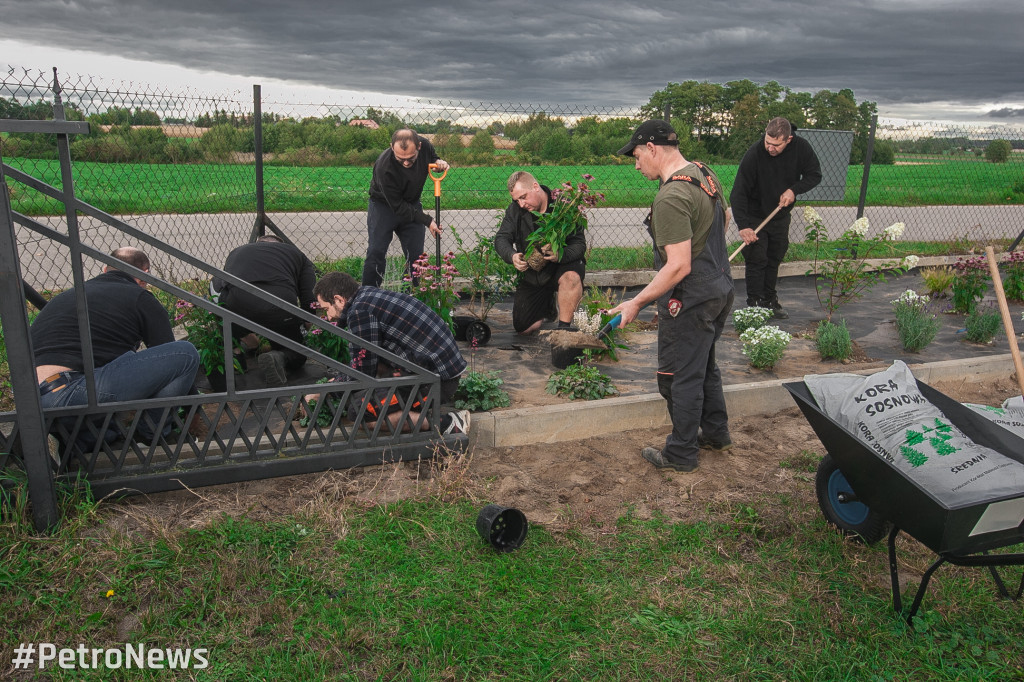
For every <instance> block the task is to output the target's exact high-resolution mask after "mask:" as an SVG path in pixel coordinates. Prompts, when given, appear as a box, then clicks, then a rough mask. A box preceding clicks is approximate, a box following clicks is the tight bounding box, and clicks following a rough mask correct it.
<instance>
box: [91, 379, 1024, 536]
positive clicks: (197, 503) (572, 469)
mask: <svg viewBox="0 0 1024 682" xmlns="http://www.w3.org/2000/svg"><path fill="white" fill-rule="evenodd" d="M935 388H937V389H938V390H940V391H942V392H943V393H945V394H946V395H949V396H950V397H953V398H955V399H956V400H959V401H961V402H973V403H982V404H987V405H998V404H1000V403H1001V402H1002V401H1003V400H1005V399H1006V398H1008V397H1010V396H1011V395H1017V394H1019V392H1020V390H1019V388H1018V386H1017V384H1016V382H1015V381H1013V380H1011V379H1010V378H1009V377H1008V378H1006V379H1000V380H998V381H996V382H990V383H985V384H982V383H968V382H966V381H957V382H945V383H937V384H936V385H935ZM731 431H732V438H733V443H734V447H733V449H732V450H729V451H727V452H712V451H709V450H702V451H701V454H700V466H699V468H698V469H697V470H696V471H695V472H693V473H677V472H665V471H659V470H656V469H655V468H653V467H652V466H651V465H650V464H648V463H647V462H645V461H644V460H643V459H642V458H641V457H640V450H641V448H642V447H644V446H647V445H654V446H658V445H660V444H661V443H662V442H663V441H664V438H665V436H666V435H667V433H668V428H667V427H666V428H662V429H657V430H635V431H626V432H623V433H620V434H616V435H614V436H603V437H596V438H590V439H586V440H580V441H572V442H560V443H546V444H536V445H530V446H523V447H514V448H494V449H488V448H473V449H471V450H470V451H469V452H468V453H464V454H461V455H460V454H447V455H444V456H441V457H439V458H437V459H435V460H433V461H426V462H420V463H416V462H411V463H404V464H386V465H383V466H379V467H365V468H359V469H352V470H347V471H337V472H326V473H320V474H308V475H302V476H291V477H284V478H276V479H266V480H262V481H253V482H249V483H239V484H230V485H222V486H214V487H209V488H200V489H196V490H191V491H178V492H172V493H161V494H156V495H151V496H148V497H136V498H128V499H126V500H125V501H123V502H121V503H118V505H117V506H120V507H123V508H124V511H125V512H126V513H125V514H123V515H122V514H111V516H113V517H116V518H113V519H110V522H111V523H113V524H114V525H115V526H120V525H121V524H125V527H127V528H132V527H134V528H136V529H140V527H143V528H148V529H150V530H156V528H155V527H160V528H165V529H167V528H173V527H197V526H202V525H205V524H206V523H208V522H209V521H210V520H211V519H213V518H216V517H219V516H220V515H221V514H224V513H226V514H229V515H232V516H236V515H247V516H250V517H256V518H267V519H280V518H282V517H286V516H290V515H302V514H306V513H315V514H317V515H320V516H323V515H325V514H326V515H327V518H328V519H331V518H337V520H338V521H339V522H341V521H343V518H344V516H345V515H346V514H348V513H352V510H353V508H355V509H358V508H359V507H369V506H374V505H378V504H384V503H388V502H393V501H396V500H399V499H405V498H413V497H420V496H436V497H440V498H442V499H449V500H450V499H455V498H456V497H460V496H468V497H469V498H470V499H471V500H474V501H475V502H478V503H480V504H481V505H482V504H484V503H487V502H494V503H497V504H501V505H504V506H511V507H516V508H518V509H520V510H522V511H523V512H524V513H525V514H526V516H527V518H528V519H529V521H530V522H531V523H532V524H542V525H544V526H545V527H546V528H547V529H549V530H550V531H552V532H555V533H560V532H565V531H567V530H569V529H575V530H576V531H578V532H585V533H588V534H602V533H606V532H613V531H614V525H615V522H616V520H617V519H618V518H620V517H621V516H623V515H624V514H626V513H632V514H634V515H637V516H639V517H641V518H648V517H650V516H652V515H653V514H655V513H658V514H662V515H664V516H665V517H666V518H668V519H670V520H672V521H687V520H697V519H700V520H709V519H719V520H729V519H732V518H736V515H737V514H743V513H745V512H746V511H747V510H750V509H757V515H758V518H759V523H763V524H765V525H766V526H770V527H771V528H772V532H773V533H788V532H794V531H795V530H796V529H798V528H799V527H800V526H801V525H802V524H804V523H806V522H807V521H808V519H802V518H800V517H798V516H795V515H794V513H793V511H792V510H793V509H794V508H797V507H783V506H780V505H778V504H764V505H759V504H758V500H762V499H767V498H770V499H772V500H777V499H779V497H778V496H779V495H780V494H784V495H788V496H790V497H793V498H799V499H805V500H807V501H811V502H813V500H814V473H813V472H814V467H815V466H816V464H817V459H818V456H820V455H822V454H824V452H825V450H824V448H823V446H822V444H821V443H820V441H819V440H818V438H817V436H816V435H815V434H814V431H813V430H812V429H811V427H810V425H809V424H808V423H807V421H806V420H805V419H804V417H803V416H802V414H801V413H800V412H799V410H798V409H797V408H796V407H790V408H787V409H783V410H782V411H780V412H778V413H777V414H774V415H771V416H759V417H744V418H739V419H734V420H732V423H731ZM802 508H804V509H808V508H809V509H814V507H813V506H811V507H807V506H803V507H802ZM804 513H808V512H804Z"/></svg>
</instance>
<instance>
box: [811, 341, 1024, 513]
mask: <svg viewBox="0 0 1024 682" xmlns="http://www.w3.org/2000/svg"><path fill="white" fill-rule="evenodd" d="M804 383H805V384H806V385H807V388H808V390H809V391H810V392H811V395H812V396H814V399H815V400H816V401H817V402H818V405H819V407H821V409H822V411H823V412H824V413H825V414H827V415H828V416H829V417H831V418H832V419H833V420H834V421H835V422H836V423H838V424H839V425H840V426H842V427H843V428H845V429H846V430H847V431H848V432H849V433H851V434H853V435H855V436H856V437H857V438H858V439H859V440H860V441H861V442H863V443H864V444H865V445H866V446H867V447H868V449H870V450H871V451H872V452H873V453H874V454H875V455H876V456H878V457H880V458H882V459H883V460H885V461H886V462H888V463H889V464H890V465H891V466H893V467H894V468H896V469H898V470H900V471H901V472H903V474H904V475H905V476H906V477H907V478H909V479H910V480H912V481H914V483H915V484H917V485H918V487H920V488H922V489H924V490H926V491H927V492H929V493H930V494H931V495H932V496H933V497H934V498H935V499H936V500H938V501H939V502H941V503H942V504H944V505H945V506H947V507H950V508H953V507H958V506H961V505H970V504H975V503H979V502H985V501H988V500H991V499H995V498H998V497H1002V496H1004V495H1010V494H1019V493H1020V491H1021V490H1022V489H1024V464H1021V463H1020V462H1016V461H1014V460H1012V459H1010V458H1009V457H1006V456H1004V455H1002V454H1000V453H998V452H996V451H995V450H992V449H990V448H986V447H982V446H980V445H977V444H976V443H974V442H973V441H972V440H971V439H970V438H968V437H967V436H966V435H965V434H964V433H963V432H961V431H960V430H959V429H957V428H956V427H955V426H954V425H953V424H952V423H951V422H950V420H949V419H948V418H947V417H946V415H945V414H943V413H942V411H941V410H940V409H939V408H937V407H936V406H935V405H933V404H932V403H931V402H929V401H928V399H927V398H925V397H924V396H923V395H922V394H921V391H920V390H919V389H918V387H917V382H916V381H915V379H914V375H913V374H911V372H910V369H909V368H908V367H907V365H906V364H905V363H904V362H902V361H899V360H897V361H896V362H894V363H893V364H892V366H891V367H889V368H888V369H886V370H884V371H881V372H878V373H876V374H872V375H870V376H862V375H859V374H809V375H807V376H805V377H804Z"/></svg>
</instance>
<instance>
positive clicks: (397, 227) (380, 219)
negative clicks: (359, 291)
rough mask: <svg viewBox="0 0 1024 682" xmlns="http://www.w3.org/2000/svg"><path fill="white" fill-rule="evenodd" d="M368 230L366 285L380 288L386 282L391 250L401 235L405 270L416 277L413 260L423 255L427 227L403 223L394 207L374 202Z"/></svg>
mask: <svg viewBox="0 0 1024 682" xmlns="http://www.w3.org/2000/svg"><path fill="white" fill-rule="evenodd" d="M417 208H419V205H417ZM366 231H367V236H368V244H367V247H366V261H365V262H364V263H363V281H362V283H363V284H365V285H369V286H372V287H379V286H380V283H381V282H383V281H384V268H385V267H386V266H387V253H388V247H389V246H391V240H392V239H393V238H394V236H395V235H398V241H399V242H400V243H401V244H402V253H404V254H405V262H406V264H405V267H406V269H407V270H409V271H410V274H412V272H411V271H412V263H413V261H415V260H416V259H417V258H419V257H420V255H421V254H422V253H423V241H424V239H425V235H426V231H427V228H426V227H425V226H424V225H423V224H422V223H402V222H401V218H399V217H398V216H397V215H395V212H394V211H392V210H391V208H390V207H388V206H387V205H386V204H382V203H380V202H377V201H374V200H373V199H370V203H369V206H368V207H367V212H366Z"/></svg>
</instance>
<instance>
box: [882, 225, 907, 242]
mask: <svg viewBox="0 0 1024 682" xmlns="http://www.w3.org/2000/svg"><path fill="white" fill-rule="evenodd" d="M905 227H906V225H904V224H903V223H893V224H892V225H890V226H889V227H887V228H885V238H886V239H891V240H893V241H895V240H897V239H899V238H900V237H902V236H903V229H904V228H905Z"/></svg>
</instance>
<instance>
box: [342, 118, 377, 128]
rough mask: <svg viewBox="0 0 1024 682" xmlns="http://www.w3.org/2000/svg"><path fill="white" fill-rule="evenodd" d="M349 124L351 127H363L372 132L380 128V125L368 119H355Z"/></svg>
mask: <svg viewBox="0 0 1024 682" xmlns="http://www.w3.org/2000/svg"><path fill="white" fill-rule="evenodd" d="M348 124H349V125H350V126H363V127H364V128H369V129H370V130H377V128H380V124H379V123H377V122H376V121H373V120H370V119H368V118H354V119H352V120H351V121H349V122H348Z"/></svg>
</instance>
